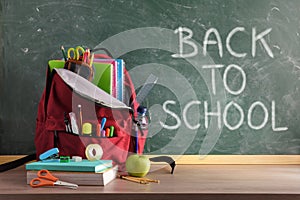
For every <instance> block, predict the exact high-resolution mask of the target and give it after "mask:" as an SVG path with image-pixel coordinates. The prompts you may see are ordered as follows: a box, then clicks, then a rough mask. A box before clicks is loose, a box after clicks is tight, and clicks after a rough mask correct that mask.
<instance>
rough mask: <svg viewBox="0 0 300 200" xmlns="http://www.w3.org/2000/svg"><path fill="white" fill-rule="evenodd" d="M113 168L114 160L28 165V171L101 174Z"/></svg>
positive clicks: (34, 163) (40, 162) (38, 162)
mask: <svg viewBox="0 0 300 200" xmlns="http://www.w3.org/2000/svg"><path fill="white" fill-rule="evenodd" d="M112 166H113V165H112V160H97V161H89V160H85V159H83V160H82V162H75V161H71V162H69V163H60V162H42V161H37V162H32V163H29V164H26V170H41V169H47V170H52V171H71V172H100V171H103V170H105V169H108V168H111V167H112Z"/></svg>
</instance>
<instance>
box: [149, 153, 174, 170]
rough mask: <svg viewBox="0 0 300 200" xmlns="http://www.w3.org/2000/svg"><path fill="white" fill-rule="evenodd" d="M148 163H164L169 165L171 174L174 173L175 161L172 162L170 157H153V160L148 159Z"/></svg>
mask: <svg viewBox="0 0 300 200" xmlns="http://www.w3.org/2000/svg"><path fill="white" fill-rule="evenodd" d="M149 160H150V161H152V162H166V163H168V164H169V165H170V167H171V168H172V169H171V174H173V173H174V170H175V166H176V163H175V160H173V158H171V157H170V156H157V157H153V158H149Z"/></svg>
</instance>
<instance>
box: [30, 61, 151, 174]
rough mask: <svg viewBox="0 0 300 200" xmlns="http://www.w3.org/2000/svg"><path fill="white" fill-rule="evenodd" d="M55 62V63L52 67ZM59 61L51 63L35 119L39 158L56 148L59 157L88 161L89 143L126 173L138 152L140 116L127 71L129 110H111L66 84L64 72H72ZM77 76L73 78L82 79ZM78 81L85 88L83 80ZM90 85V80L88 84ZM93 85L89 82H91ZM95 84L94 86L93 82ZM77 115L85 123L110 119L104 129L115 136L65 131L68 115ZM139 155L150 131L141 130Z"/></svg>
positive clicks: (125, 74)
mask: <svg viewBox="0 0 300 200" xmlns="http://www.w3.org/2000/svg"><path fill="white" fill-rule="evenodd" d="M53 63H54V64H53ZM57 63H59V61H50V62H49V65H48V68H47V77H46V86H45V89H44V91H43V94H42V97H41V99H40V102H39V105H38V113H37V119H36V133H35V146H36V156H37V158H38V157H39V155H40V154H42V153H43V152H45V151H47V150H49V149H51V148H54V147H57V148H58V149H59V155H60V156H81V157H82V158H86V155H85V149H86V147H87V146H88V145H89V144H99V145H100V146H101V147H102V149H103V157H102V159H109V160H113V162H114V163H115V164H118V165H119V166H120V168H119V169H120V170H124V163H125V161H126V159H127V157H128V154H129V153H130V152H135V148H136V147H135V134H136V133H135V131H136V130H135V129H134V128H133V125H134V119H136V117H137V108H138V106H139V105H138V103H137V102H136V101H135V97H136V94H135V89H134V86H133V83H132V81H131V78H130V76H129V73H128V72H127V71H126V69H124V92H125V95H126V96H127V97H129V99H128V100H129V102H126V104H127V105H128V106H130V108H127V109H126V108H112V107H110V106H109V105H107V104H105V103H102V102H101V101H97V99H93V98H89V97H87V96H85V95H83V94H82V93H81V92H80V91H76V90H74V88H73V87H72V86H70V84H68V83H66V81H65V80H64V78H63V75H62V73H63V74H64V73H65V74H67V73H69V72H70V73H73V72H71V71H68V72H66V71H67V69H59V70H56V69H54V68H62V67H61V64H57ZM51 65H52V66H51ZM73 74H74V77H76V76H77V77H80V76H79V75H77V74H75V73H73ZM79 79H80V81H76V84H77V85H79V88H80V87H85V86H84V85H83V86H82V83H81V82H82V81H83V83H84V84H86V82H84V81H87V80H85V79H84V80H82V79H83V78H82V77H80V78H79ZM87 82H88V81H87ZM89 83H90V82H89ZM90 84H92V83H90ZM78 105H81V112H82V113H78V112H77V111H78ZM71 112H74V113H75V114H76V115H77V116H78V115H79V114H81V115H82V120H83V122H88V123H90V124H93V130H95V129H96V128H97V127H96V126H95V124H99V123H100V124H101V120H102V119H103V118H104V117H105V118H106V119H107V121H106V124H105V127H111V126H113V127H114V136H113V137H109V138H108V137H107V138H103V137H99V135H97V136H96V135H95V134H91V135H87V136H86V135H82V134H74V133H70V132H68V131H67V130H66V123H65V122H66V121H65V120H66V113H67V114H68V113H71ZM138 135H139V137H138V151H139V152H138V153H142V152H143V149H144V145H145V139H146V136H147V130H143V131H141V130H140V129H139V130H138Z"/></svg>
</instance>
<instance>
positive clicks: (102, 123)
mask: <svg viewBox="0 0 300 200" xmlns="http://www.w3.org/2000/svg"><path fill="white" fill-rule="evenodd" d="M105 123H106V118H105V117H103V118H102V120H101V131H102V130H103V129H104V126H105Z"/></svg>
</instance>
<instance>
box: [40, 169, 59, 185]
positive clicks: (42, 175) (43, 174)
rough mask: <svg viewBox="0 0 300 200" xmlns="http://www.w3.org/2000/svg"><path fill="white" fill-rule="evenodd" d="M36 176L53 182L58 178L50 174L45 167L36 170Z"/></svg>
mask: <svg viewBox="0 0 300 200" xmlns="http://www.w3.org/2000/svg"><path fill="white" fill-rule="evenodd" d="M37 176H38V177H39V178H42V179H47V180H49V181H53V182H55V181H57V180H58V178H56V177H55V176H53V175H52V174H51V173H50V172H49V171H48V170H46V169H42V170H40V171H38V173H37Z"/></svg>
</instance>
